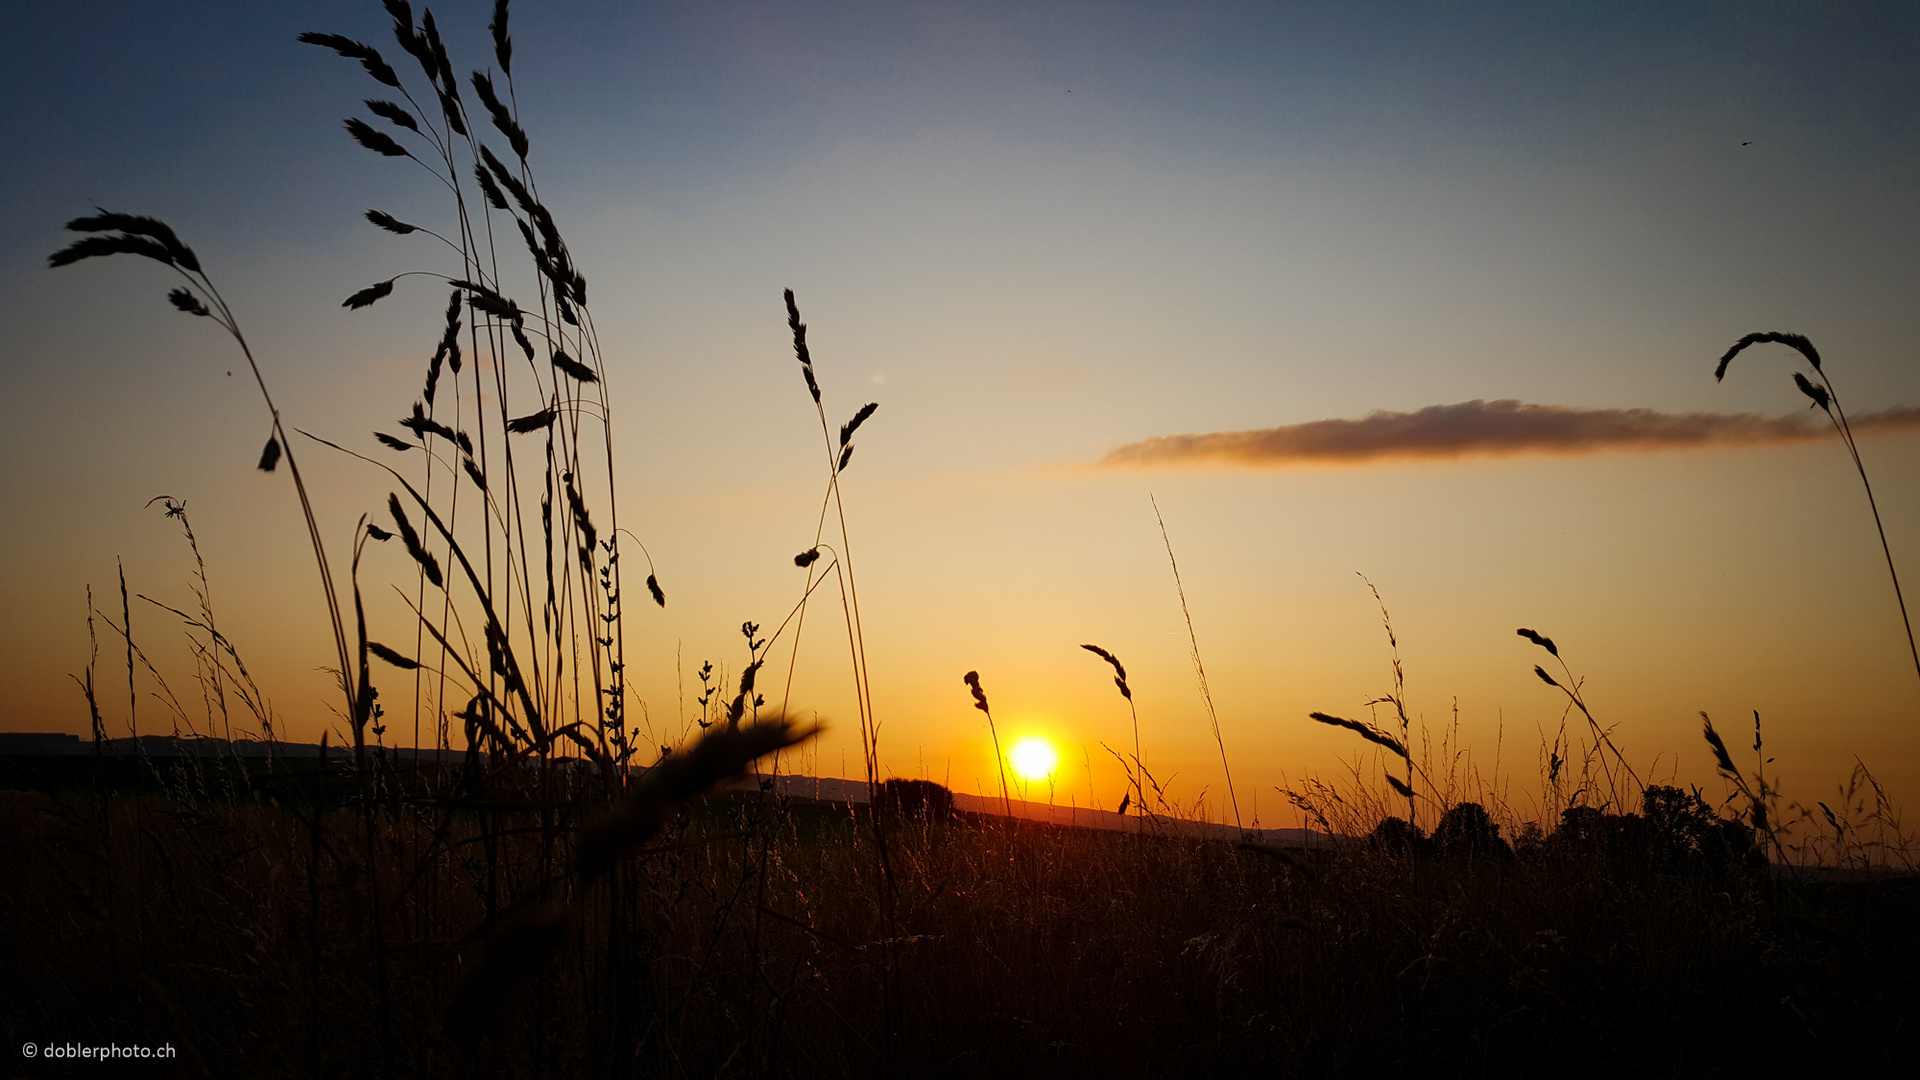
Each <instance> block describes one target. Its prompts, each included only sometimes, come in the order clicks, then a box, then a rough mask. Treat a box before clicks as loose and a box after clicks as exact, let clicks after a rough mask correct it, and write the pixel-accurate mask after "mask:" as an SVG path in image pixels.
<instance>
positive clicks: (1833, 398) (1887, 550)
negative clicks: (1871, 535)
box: [1713, 333, 1920, 676]
mask: <svg viewBox="0 0 1920 1080" xmlns="http://www.w3.org/2000/svg"><path fill="white" fill-rule="evenodd" d="M1769 343H1778V344H1781V345H1785V346H1787V347H1788V348H1791V349H1793V350H1794V351H1795V352H1797V353H1799V354H1800V355H1801V357H1802V358H1804V359H1805V360H1806V361H1807V364H1808V366H1809V367H1811V368H1812V369H1813V378H1814V379H1817V380H1819V381H1818V383H1815V382H1814V381H1812V380H1809V379H1808V378H1807V377H1806V376H1805V375H1804V374H1802V373H1801V372H1798V371H1796V372H1794V373H1793V385H1794V387H1795V388H1796V389H1798V390H1799V391H1800V392H1801V393H1802V394H1804V395H1806V397H1807V398H1808V399H1809V400H1811V401H1812V402H1813V405H1811V406H1810V408H1817V409H1819V410H1820V411H1821V412H1824V413H1826V414H1827V419H1828V420H1829V421H1831V422H1832V423H1833V430H1834V431H1835V432H1837V433H1838V434H1839V435H1840V441H1841V442H1842V443H1844V444H1845V445H1846V447H1847V456H1848V457H1850V458H1852V459H1853V468H1854V471H1855V472H1858V473H1859V474H1860V486H1861V487H1862V488H1863V489H1865V491H1866V493H1867V509H1868V510H1870V511H1872V512H1873V528H1874V531H1875V532H1876V533H1878V534H1879V536H1880V551H1881V554H1883V555H1885V556H1886V559H1887V577H1888V578H1889V579H1891V580H1892V582H1893V599H1894V602H1895V603H1896V604H1898V605H1899V606H1900V625H1901V626H1902V627H1904V628H1905V629H1906V631H1907V652H1908V654H1909V655H1910V656H1911V657H1912V658H1913V673H1914V674H1915V675H1916V676H1920V645H1916V644H1915V643H1914V638H1913V620H1912V619H1910V618H1908V617H1907V599H1906V597H1905V596H1904V595H1903V594H1902V593H1901V592H1900V572H1899V571H1898V570H1896V569H1894V565H1893V548H1891V547H1890V546H1888V544H1887V527H1886V526H1885V525H1883V524H1881V522H1880V504H1879V503H1878V502H1875V501H1874V498H1873V482H1872V481H1871V480H1868V479H1867V464H1866V462H1864V461H1862V460H1861V459H1860V446H1859V444H1857V443H1855V442H1854V440H1853V428H1852V427H1851V426H1850V425H1849V424H1848V423H1847V411H1846V410H1845V409H1843V408H1841V406H1840V393H1839V391H1837V390H1835V389H1834V388H1833V379H1832V377H1831V376H1829V375H1828V374H1827V371H1826V368H1824V367H1822V366H1821V364H1820V351H1819V350H1818V349H1815V348H1814V347H1813V342H1812V341H1809V340H1808V339H1807V338H1806V336H1805V335H1803V334H1782V333H1756V334H1748V335H1746V336H1745V337H1743V338H1741V339H1740V340H1739V341H1736V342H1734V343H1733V346H1732V347H1731V348H1729V349H1728V350H1727V351H1726V353H1725V354H1723V355H1722V356H1721V357H1720V363H1719V364H1718V365H1716V366H1715V367H1714V369H1713V380H1714V381H1715V382H1719V381H1721V380H1722V379H1724V378H1726V376H1727V365H1729V364H1731V363H1733V358H1734V357H1736V356H1738V355H1740V354H1741V353H1742V352H1743V351H1745V350H1746V349H1747V348H1749V347H1750V346H1753V345H1760V344H1769Z"/></svg>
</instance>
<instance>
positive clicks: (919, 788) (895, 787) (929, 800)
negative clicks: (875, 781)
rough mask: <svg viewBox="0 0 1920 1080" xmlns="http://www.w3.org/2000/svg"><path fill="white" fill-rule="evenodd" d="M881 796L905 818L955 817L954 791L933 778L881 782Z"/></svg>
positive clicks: (887, 804) (942, 818)
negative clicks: (935, 781)
mask: <svg viewBox="0 0 1920 1080" xmlns="http://www.w3.org/2000/svg"><path fill="white" fill-rule="evenodd" d="M880 799H881V801H882V802H883V803H885V804H886V807H887V809H889V810H891V811H893V812H894V813H895V814H898V815H899V816H900V817H903V818H909V819H913V820H924V821H942V820H945V819H947V818H950V817H952V816H953V792H951V791H948V790H947V789H946V788H944V787H941V786H940V785H939V784H936V783H934V782H933V781H931V780H902V779H900V778H898V777H895V778H893V779H891V780H888V781H887V782H886V783H885V784H883V785H881V789H880Z"/></svg>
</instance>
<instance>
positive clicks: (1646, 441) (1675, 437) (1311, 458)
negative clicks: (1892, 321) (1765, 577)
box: [1100, 400, 1920, 467]
mask: <svg viewBox="0 0 1920 1080" xmlns="http://www.w3.org/2000/svg"><path fill="white" fill-rule="evenodd" d="M1851 423H1852V426H1853V430H1854V431H1855V432H1865V431H1869V430H1883V429H1888V428H1908V427H1916V426H1920V408H1916V407H1914V406H1910V405H1899V406H1895V407H1894V408H1891V409H1885V410H1882V411H1880V412H1874V413H1866V414H1864V415H1860V416H1856V417H1853V418H1852V421H1851ZM1833 437H1834V433H1833V425H1832V424H1831V423H1830V422H1829V421H1828V419H1827V417H1826V416H1825V414H1823V413H1820V412H1812V414H1811V415H1808V414H1807V413H1802V414H1800V415H1796V416H1760V415H1758V414H1756V413H1707V412H1690V413H1663V412H1659V411H1657V410H1654V409H1575V408H1570V407H1568V406H1565V405H1529V404H1527V403H1525V402H1522V401H1513V400H1503V401H1463V402H1461V403H1460V404H1458V405H1429V406H1427V407H1426V408H1424V409H1420V410H1418V411H1416V412H1384V411H1378V412H1372V413H1368V414H1367V415H1366V416H1364V417H1362V418H1360V419H1358V420H1313V421H1310V422H1308V423H1305V424H1289V425H1287V426H1286V427H1276V428H1263V429H1261V430H1258V431H1220V432H1213V433H1210V434H1204V435H1163V436H1156V437H1155V438H1151V439H1143V440H1141V441H1140V442H1137V443H1129V444H1128V445H1126V446H1122V447H1120V448H1119V449H1118V450H1115V451H1113V452H1112V453H1110V454H1108V455H1107V456H1106V457H1104V458H1102V459H1101V460H1100V464H1101V465H1107V466H1154V465H1194V464H1216V465H1242V466H1254V467H1260V466H1280V465H1297V464H1348V465H1353V464H1364V463H1367V462H1374V461H1385V460H1408V459H1436V458H1439V459H1450V458H1460V457H1467V456H1470V455H1478V456H1490V455H1506V454H1584V453H1593V452H1596V451H1602V450H1653V449H1663V448H1673V447H1688V446H1715V445H1726V444H1734V443H1749V444H1751V443H1784V442H1799V441H1804V440H1807V439H1817V438H1833Z"/></svg>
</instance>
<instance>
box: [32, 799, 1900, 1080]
mask: <svg viewBox="0 0 1920 1080" xmlns="http://www.w3.org/2000/svg"><path fill="white" fill-rule="evenodd" d="M300 779H301V781H304V782H310V783H312V784H313V785H315V787H318V780H317V779H316V778H313V777H305V778H300ZM296 786H304V785H296ZM315 787H306V789H305V790H304V792H303V791H297V790H296V791H286V792H283V794H282V795H281V796H278V797H271V798H270V797H265V796H262V795H258V794H248V795H245V796H243V797H241V798H239V799H236V800H228V799H199V798H193V797H190V796H187V795H184V794H181V793H180V792H179V789H176V794H175V795H172V796H168V795H164V794H149V795H143V796H135V795H110V796H107V797H106V798H104V799H97V798H93V797H90V796H87V795H85V794H82V793H64V794H49V793H40V792H10V793H7V794H6V795H5V796H4V799H3V800H0V823H3V827H4V829H5V830H6V834H5V839H4V843H3V844H0V851H4V853H5V854H4V859H5V860H6V865H5V866H4V877H5V880H6V881H8V882H9V885H8V888H7V889H6V890H5V894H4V895H5V900H4V907H3V908H0V940H3V941H4V943H5V944H4V948H5V950H6V954H7V956H8V964H7V969H8V971H9V973H10V974H9V977H8V979H7V980H6V981H5V984H4V985H5V989H4V991H0V994H3V995H4V1008H3V1009H0V1012H3V1013H4V1015H5V1016H6V1018H7V1027H8V1035H9V1037H10V1038H13V1039H14V1040H15V1041H16V1042H18V1041H22V1040H25V1039H28V1038H34V1039H39V1040H41V1041H43V1042H45V1041H53V1042H61V1041H73V1042H76V1043H85V1042H88V1041H91V1040H118V1041H121V1042H127V1041H144V1042H147V1043H150V1044H158V1043H169V1044H171V1045H173V1046H175V1047H177V1048H179V1050H180V1052H181V1055H182V1056H181V1057H180V1058H179V1059H178V1060H177V1061H176V1062H174V1063H172V1064H171V1065H170V1066H169V1068H170V1069H171V1071H172V1073H173V1074H175V1075H254V1076H269V1075H274V1076H279V1075H285V1076H356V1075H359V1076H372V1075H394V1076H461V1075H497V1076H628V1075H638V1076H701V1077H705V1076H769V1075H779V1076H826V1075H849V1076H888V1075H900V1076H966V1077H973V1076H1007V1075H1020V1076H1048V1075H1071V1076H1180V1075H1255V1074H1257V1075H1281V1076H1295V1075H1297V1076H1328V1075H1352V1076H1367V1075H1386V1074H1389V1073H1393V1072H1400V1071H1415V1072H1420V1073H1438V1074H1442V1075H1538V1074H1541V1073H1545V1072H1548V1071H1551V1072H1553V1073H1556V1074H1562V1075H1569V1074H1570V1075H1620V1074H1623V1073H1626V1074H1643V1073H1644V1074H1651V1075H1675V1076H1678V1075H1701V1074H1707V1073H1713V1072H1715V1071H1716V1070H1720V1071H1724V1072H1732V1071H1734V1070H1736V1069H1742V1070H1745V1069H1753V1070H1762V1069H1769V1068H1770V1067H1771V1066H1773V1065H1776V1064H1777V1063H1779V1062H1781V1061H1783V1060H1792V1059H1801V1060H1808V1061H1811V1060H1815V1059H1818V1060H1820V1061H1822V1062H1824V1067H1831V1068H1832V1069H1834V1070H1835V1071H1838V1070H1839V1069H1840V1068H1841V1067H1843V1066H1844V1067H1846V1068H1847V1069H1848V1071H1849V1072H1850V1073H1852V1074H1855V1075H1861V1074H1864V1075H1897V1074H1899V1073H1900V1072H1902V1071H1903V1070H1904V1068H1905V1065H1906V1064H1907V1063H1910V1062H1911V1060H1912V1055H1913V1054H1914V1052H1915V1050H1916V1048H1917V1047H1920V1033H1917V1032H1916V1030H1915V1025H1916V1021H1915V1017H1916V1016H1920V1012H1916V1008H1917V1007H1920V985H1916V979H1915V972H1916V971H1917V970H1920V965H1916V961H1917V960H1920V918H1917V916H1920V886H1917V885H1916V883H1915V882H1914V880H1913V879H1911V878H1892V879H1887V880H1880V881H1856V882H1847V883H1831V882H1829V883H1814V882H1809V881H1794V880H1792V879H1790V878H1786V877H1782V876H1780V875H1778V874H1775V873H1769V872H1767V871H1766V869H1765V868H1764V866H1760V865H1754V864H1749V863H1745V862H1742V861H1739V860H1735V861H1727V860H1726V859H1724V858H1720V859H1702V858H1700V857H1699V853H1698V849H1697V848H1690V847H1687V846H1686V845H1684V844H1682V845H1680V846H1678V847H1676V846H1674V845H1673V844H1671V843H1668V844H1667V845H1666V846H1665V847H1662V846H1661V844H1660V842H1659V839H1658V838H1657V837H1654V836H1652V835H1651V834H1650V833H1648V832H1647V831H1645V830H1641V831H1634V830H1616V831H1615V834H1614V835H1612V836H1611V837H1609V836H1606V835H1603V834H1601V833H1599V832H1596V831H1594V830H1591V829H1590V830H1588V831H1587V832H1586V833H1585V834H1584V835H1581V834H1580V833H1579V831H1578V829H1577V828H1572V827H1568V828H1563V829H1561V830H1559V832H1558V833H1557V834H1555V835H1551V836H1549V837H1546V838H1544V839H1543V840H1541V841H1540V842H1537V843H1535V844H1532V845H1525V844H1523V845H1522V846H1521V848H1520V850H1519V851H1518V852H1517V853H1514V852H1512V851H1509V850H1507V849H1505V848H1504V847H1501V846H1494V847H1491V848H1475V847H1474V846H1472V845H1459V846H1456V847H1455V848H1454V849H1453V850H1450V851H1445V852H1443V851H1438V850H1430V851H1423V852H1418V853H1412V852H1395V851H1392V850H1387V849H1383V848H1382V847H1381V846H1379V845H1377V844H1376V845H1369V844H1368V843H1367V842H1366V841H1364V840H1362V841H1355V842H1352V843H1348V844H1345V845H1342V846H1341V847H1340V848H1338V849H1337V850H1333V851H1324V852H1306V851H1281V850H1257V849H1247V848H1243V847H1236V846H1235V845H1233V844H1230V843H1227V842H1224V841H1201V840H1192V839H1179V838H1172V837H1165V836H1157V835H1154V834H1153V833H1152V832H1151V831H1149V832H1147V833H1144V834H1128V833H1123V832H1095V831H1090V830H1074V829H1065V828H1051V827H1041V826H1034V825H1011V826H1010V825H1009V824H1008V823H1007V822H1006V820H1004V819H1002V818H998V817H979V816H971V815H968V816H956V817H954V818H951V819H946V820H927V819H924V818H902V817H897V816H896V817H892V818H890V819H883V820H884V821H885V824H883V825H882V826H881V828H880V831H879V833H878V836H879V837H881V838H883V840H884V843H885V848H886V850H885V854H884V857H882V856H881V854H880V852H879V851H878V850H877V849H876V847H875V843H876V833H875V831H874V828H873V826H874V822H873V819H872V818H871V816H870V815H868V814H867V813H866V812H865V811H864V810H855V809H853V808H850V807H845V806H831V805H823V804H800V803H795V802H793V801H790V800H784V799H779V798H775V797H772V796H770V795H769V796H764V797H754V796H752V795H745V794H743V795H738V796H734V797H730V798H728V799H725V800H714V801H699V802H696V803H693V804H689V805H687V806H686V807H684V808H682V809H681V810H680V811H679V812H677V813H676V814H675V815H674V816H673V817H672V819H671V821H670V823H669V824H668V825H667V827H666V828H665V829H664V830H663V831H662V832H661V833H660V834H659V835H658V836H657V837H656V838H655V839H654V840H653V841H652V842H651V843H649V844H648V845H647V847H646V848H644V849H643V850H642V851H641V852H640V853H639V854H638V855H637V856H635V857H632V858H630V859H629V860H627V861H626V862H624V863H623V865H621V866H620V867H619V868H618V869H617V870H615V871H614V872H612V873H610V874H608V875H606V876H605V877H604V878H603V879H601V880H600V881H598V882H597V883H595V884H593V885H590V886H584V887H583V886H580V885H579V884H578V883H577V882H576V881H574V879H571V878H569V877H568V876H567V875H566V874H565V873H563V872H561V868H563V867H564V866H565V865H566V864H567V861H568V859H569V858H570V857H571V856H573V855H574V854H576V851H577V849H576V845H575V843H574V838H575V837H577V836H579V835H581V834H580V833H579V832H577V831H576V827H577V826H578V825H579V824H581V823H582V822H583V821H590V820H591V818H592V815H593V813H594V811H592V810H591V809H590V808H591V807H593V806H594V805H595V804H596V803H597V804H598V805H599V806H602V807H603V806H604V801H603V800H596V799H594V798H592V797H591V796H589V797H587V798H585V799H582V800H580V801H578V802H573V801H571V800H569V799H566V798H560V799H556V800H552V801H550V802H549V803H548V804H547V805H546V806H544V807H540V808H527V807H518V808H516V807H514V806H512V805H511V804H510V801H509V800H504V799H496V800H493V801H492V802H491V803H481V802H478V801H475V802H471V803H468V804H465V805H460V804H452V805H449V804H448V803H447V802H446V801H445V800H441V801H438V802H433V801H427V800H416V801H400V802H395V803H393V804H392V805H391V806H390V812H386V813H382V814H381V815H380V816H379V817H378V821H377V824H376V825H375V827H373V828H372V829H371V830H368V829H366V828H365V827H364V822H363V818H362V816H361V815H360V814H358V813H356V812H354V811H353V810H351V809H340V808H335V809H327V808H326V800H327V795H326V791H327V789H326V788H325V787H318V790H317V791H316V790H315ZM336 790H337V791H338V792H339V793H340V796H341V797H350V795H351V793H352V791H353V784H352V782H351V775H350V773H347V774H343V775H342V777H341V783H340V784H339V785H338V786H337V787H336ZM561 794H563V795H564V793H561ZM316 800H318V801H316ZM1619 820H1626V819H1616V821H1619ZM1635 820H1637V819H1635ZM556 877H557V878H558V881H557V882H556V880H555V879H556ZM573 889H579V890H580V891H579V892H578V893H576V894H573V895H569V896H566V897H565V899H566V900H567V901H568V903H569V904H570V905H571V906H572V907H571V909H572V910H573V911H574V912H575V913H576V914H575V916H574V917H573V918H571V919H568V920H567V921H566V922H565V923H564V924H563V925H560V924H556V925H555V926H554V927H553V929H554V933H555V934H556V936H557V938H558V940H554V941H552V942H551V945H552V948H551V950H550V951H543V952H542V953H541V956H540V958H539V959H538V960H537V962H536V963H534V964H533V965H532V967H531V968H530V970H529V973H528V975H527V976H526V977H525V978H524V979H521V980H518V981H516V982H515V983H514V984H513V985H511V986H509V987H506V988H505V989H504V990H503V991H501V992H500V993H499V994H498V995H497V996H494V997H489V998H487V1000H486V1001H485V1003H484V1005H482V1006H477V1007H479V1008H481V1009H482V1013H483V1014H482V1015H474V1016H465V1017H462V1016H461V1015H460V1011H459V1010H460V1009H461V1008H468V1009H471V1008H474V1007H476V1006H473V1005H472V1004H471V1002H472V998H470V997H469V998H465V999H463V998H462V995H463V993H467V994H471V987H472V984H473V982H474V979H475V975H474V973H475V971H476V969H477V967H478V965H479V964H480V963H481V962H482V957H483V956H484V955H485V954H486V951H487V949H488V947H489V946H488V944H487V938H488V937H489V936H490V928H491V936H492V937H493V938H494V947H495V948H511V947H512V946H511V945H502V944H501V943H502V942H509V941H512V940H516V939H515V938H514V933H515V931H514V930H513V929H512V928H513V927H515V926H524V925H525V924H526V923H527V921H528V913H529V911H538V910H539V905H541V904H542V903H546V902H548V901H551V900H553V899H555V898H556V897H557V896H558V894H560V893H565V892H568V891H569V890H573ZM537 917H538V916H535V918H537ZM461 1001H465V1002H466V1003H467V1004H465V1005H457V1004H456V1002H461ZM450 1017H454V1018H456V1019H455V1021H454V1022H453V1023H451V1024H450V1022H449V1018H450ZM461 1023H465V1024H466V1025H468V1028H469V1029H470V1030H471V1032H472V1034H471V1035H470V1036H469V1037H470V1039H471V1041H470V1042H467V1043H466V1044H465V1045H462V1042H461V1040H460V1039H458V1038H456V1037H455V1035H452V1034H449V1032H450V1031H455V1032H457V1031H459V1030H460V1024H461Z"/></svg>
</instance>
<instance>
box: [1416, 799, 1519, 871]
mask: <svg viewBox="0 0 1920 1080" xmlns="http://www.w3.org/2000/svg"><path fill="white" fill-rule="evenodd" d="M1432 843H1433V847H1434V850H1435V851H1436V852H1437V853H1438V854H1440V855H1441V856H1443V857H1447V858H1460V857H1473V856H1487V855H1496V856H1500V857H1508V856H1511V855H1512V854H1513V849H1512V848H1509V847H1508V846H1507V842H1506V841H1505V840H1502V839H1500V826H1498V825H1495V824H1494V823H1493V818H1491V817H1489V816H1487V809H1486V807H1484V806H1481V805H1480V804H1479V803H1474V802H1463V803H1460V804H1459V805H1457V806H1455V807H1453V808H1452V809H1450V810H1448V811H1447V812H1446V813H1444V814H1442V815H1440V823H1439V824H1438V825H1435V826H1434V827H1433V838H1432Z"/></svg>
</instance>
